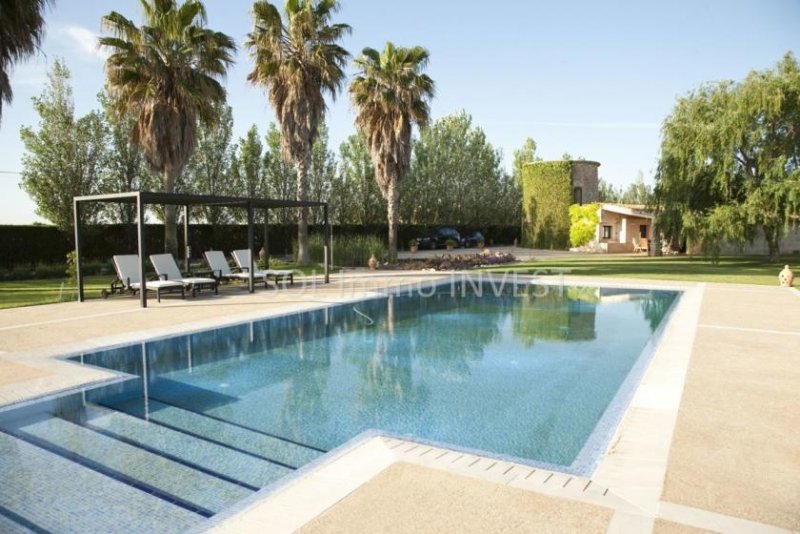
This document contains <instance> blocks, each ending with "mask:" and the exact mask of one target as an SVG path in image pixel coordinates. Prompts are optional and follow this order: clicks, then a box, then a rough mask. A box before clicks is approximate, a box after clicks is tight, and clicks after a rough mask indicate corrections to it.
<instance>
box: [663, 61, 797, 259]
mask: <svg viewBox="0 0 800 534" xmlns="http://www.w3.org/2000/svg"><path fill="white" fill-rule="evenodd" d="M656 180H657V182H656V197H657V200H658V203H659V208H660V213H659V217H658V223H659V226H660V227H661V229H662V231H663V232H664V233H665V234H666V235H667V237H668V238H671V239H673V240H674V239H676V238H685V239H687V240H689V241H690V242H698V241H699V242H701V243H702V245H703V248H704V250H705V252H706V253H710V254H711V255H712V256H714V257H716V256H717V255H718V254H719V251H720V249H721V245H722V243H724V242H729V243H733V244H740V245H743V244H745V243H746V242H747V241H752V240H753V239H754V238H755V237H756V236H757V235H759V234H760V233H763V236H764V238H765V239H766V242H767V245H768V247H769V255H770V258H771V259H773V260H774V259H777V257H778V256H779V254H780V246H779V245H780V239H781V237H782V235H783V234H784V233H785V231H786V229H787V227H788V225H789V223H790V221H791V220H792V219H793V218H795V217H797V216H798V212H800V66H798V63H797V60H796V59H795V58H794V56H793V55H792V54H791V53H788V54H786V56H784V58H783V59H782V60H781V61H780V62H779V63H778V65H777V66H776V67H775V68H773V69H770V70H766V71H762V72H753V73H751V74H750V75H748V76H747V78H746V79H745V80H744V81H742V82H739V83H734V82H720V83H715V84H710V85H706V86H703V87H701V88H700V89H698V90H697V91H695V92H693V93H690V94H689V95H688V96H686V97H683V98H681V99H679V100H678V103H677V105H676V107H675V109H674V111H673V112H672V114H671V115H670V116H669V117H668V118H667V120H666V121H665V122H664V126H663V129H662V142H661V157H660V161H659V168H658V173H657V176H656Z"/></svg>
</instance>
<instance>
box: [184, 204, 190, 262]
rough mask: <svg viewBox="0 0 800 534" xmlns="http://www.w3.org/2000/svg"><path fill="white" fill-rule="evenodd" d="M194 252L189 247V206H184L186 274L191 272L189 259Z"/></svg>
mask: <svg viewBox="0 0 800 534" xmlns="http://www.w3.org/2000/svg"><path fill="white" fill-rule="evenodd" d="M191 254H192V251H191V248H190V247H189V205H188V204H186V205H184V206H183V257H184V269H185V270H186V272H187V273H188V272H189V257H190V256H191Z"/></svg>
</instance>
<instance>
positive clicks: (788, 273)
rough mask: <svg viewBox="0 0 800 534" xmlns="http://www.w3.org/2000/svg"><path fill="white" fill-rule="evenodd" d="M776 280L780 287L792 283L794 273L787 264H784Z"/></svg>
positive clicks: (788, 285)
mask: <svg viewBox="0 0 800 534" xmlns="http://www.w3.org/2000/svg"><path fill="white" fill-rule="evenodd" d="M778 282H780V284H781V287H792V283H793V282H794V273H793V272H792V270H791V269H790V268H789V266H788V265H786V266H784V268H783V270H782V271H781V273H780V274H779V275H778Z"/></svg>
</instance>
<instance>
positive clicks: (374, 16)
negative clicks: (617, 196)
mask: <svg viewBox="0 0 800 534" xmlns="http://www.w3.org/2000/svg"><path fill="white" fill-rule="evenodd" d="M342 4H343V5H342V10H341V12H340V13H339V15H338V17H337V19H338V20H339V21H341V22H346V23H348V24H350V25H351V26H352V27H353V33H352V35H351V36H350V37H349V38H348V39H347V40H346V42H345V43H344V44H345V46H346V47H347V49H348V50H350V51H351V53H353V54H356V53H357V52H359V51H360V50H361V49H362V48H363V47H364V46H372V47H374V48H381V47H382V46H383V44H384V42H385V41H386V40H392V41H394V42H395V43H398V44H402V45H417V44H419V45H423V46H425V47H427V48H428V49H429V50H430V52H431V63H430V67H429V73H430V75H431V76H432V77H433V79H434V80H435V81H436V83H437V95H436V99H435V100H434V102H433V105H432V111H433V117H434V119H436V118H439V117H442V116H444V115H447V114H449V113H453V112H456V111H459V110H461V109H464V110H466V111H467V112H469V113H471V114H472V116H473V119H474V123H475V124H476V125H478V126H481V127H482V128H483V129H484V130H485V131H486V133H487V135H488V137H489V139H490V141H491V142H492V143H493V144H494V145H495V146H497V147H499V148H501V149H502V150H503V153H504V156H505V161H506V165H507V166H509V165H510V161H511V155H512V153H513V151H514V149H515V148H517V147H519V146H520V145H521V144H522V142H523V141H524V139H525V138H526V137H533V138H534V139H535V140H536V143H537V144H538V147H539V148H538V151H539V155H540V156H542V157H544V158H545V159H557V158H560V157H561V155H562V154H563V153H564V152H569V153H570V154H572V155H573V156H582V157H585V158H587V159H593V160H597V161H600V162H601V164H602V166H601V167H600V176H601V177H603V178H605V179H606V180H608V181H610V182H612V183H614V184H617V185H625V184H628V183H630V182H631V181H632V180H634V179H635V177H636V174H637V172H638V171H639V170H641V171H642V172H643V173H644V175H645V178H646V179H648V180H652V174H653V171H654V170H655V167H656V164H657V158H658V147H659V127H660V124H661V122H662V121H663V119H664V118H665V117H666V115H667V114H668V113H669V112H670V110H671V109H672V106H673V104H674V102H675V98H676V97H677V96H679V95H683V94H685V93H686V92H687V91H689V90H691V89H692V88H694V87H696V86H698V85H699V84H700V83H702V82H705V81H710V80H721V79H741V78H743V77H744V76H745V75H746V74H747V73H748V72H749V71H751V70H753V69H764V68H767V67H770V66H772V65H774V64H775V63H776V62H777V61H778V60H779V59H780V58H781V56H782V55H783V54H784V53H785V52H786V51H788V50H791V51H793V52H794V53H795V55H800V31H798V27H800V0H714V1H712V0H672V1H655V0H627V1H612V0H608V1H605V2H600V1H596V0H584V1H577V0H573V1H570V0H558V1H556V0H552V1H540V0H536V1H533V0H507V1H505V2H488V1H485V0H483V1H478V0H463V1H460V2H455V1H448V0H435V1H433V0H405V1H402V2H397V1H384V0H379V1H376V0H343V2H342ZM250 5H251V2H249V1H245V0H207V1H206V6H207V9H208V15H209V25H210V26H211V27H212V28H214V29H216V30H220V31H223V32H226V33H228V34H229V35H231V36H233V37H234V38H235V39H236V40H237V42H238V43H241V42H242V41H243V39H244V36H245V34H246V33H247V32H248V31H249V30H250V24H251V23H250V15H249V7H250ZM112 8H113V9H115V10H117V11H120V12H122V13H124V14H125V15H126V16H128V17H130V18H133V19H134V20H137V21H138V20H140V8H139V6H138V1H137V0H113V1H112V0H55V7H54V8H53V9H52V10H51V11H50V12H49V13H48V14H47V17H46V18H47V22H48V30H47V38H46V40H45V42H44V46H43V54H40V55H39V56H37V57H36V58H34V59H31V60H29V61H28V62H26V63H24V64H21V65H18V66H17V68H16V69H15V71H14V73H13V76H12V86H13V89H14V92H15V98H14V102H13V104H12V105H11V106H8V107H5V108H4V113H3V119H2V123H0V171H12V172H13V171H19V170H21V167H22V166H21V157H22V153H23V146H22V143H21V142H20V140H19V129H20V127H21V126H22V125H36V124H37V122H38V117H37V116H36V114H35V113H34V111H33V109H32V105H31V100H30V99H31V97H32V96H35V95H38V94H39V93H40V92H41V89H42V84H43V82H44V81H45V73H46V71H47V67H48V63H49V62H51V61H52V60H53V59H54V58H55V57H57V56H61V57H64V58H65V60H66V62H67V65H68V66H69V68H70V69H71V70H72V73H73V85H74V92H75V101H76V111H77V112H78V113H80V114H83V113H86V112H88V111H89V110H90V109H92V108H94V107H97V103H96V98H95V97H96V94H97V93H98V92H99V91H100V90H101V89H102V86H103V57H102V54H100V53H99V52H98V51H97V50H96V49H95V47H94V39H95V38H96V34H98V33H99V32H100V17H101V16H102V15H104V14H105V13H107V12H108V11H109V10H110V9H112ZM237 61H238V62H237V65H236V66H235V67H234V68H233V69H232V70H231V71H230V73H229V76H228V79H227V82H226V83H227V89H228V100H229V103H230V104H231V105H232V107H233V113H234V120H235V129H236V131H235V133H236V136H237V137H238V136H241V135H243V134H244V132H245V131H246V130H247V128H248V127H249V126H250V125H251V124H252V123H256V124H257V125H258V126H259V129H260V130H261V131H262V132H263V131H264V130H265V127H266V125H267V124H268V122H269V121H271V120H273V115H272V112H271V110H270V108H269V106H268V105H267V103H266V99H265V97H264V95H263V93H262V92H261V91H260V90H259V89H257V88H255V87H252V86H249V85H248V84H247V83H246V81H245V77H246V75H247V73H248V72H249V70H250V62H249V58H248V57H247V54H246V51H244V50H240V51H239V54H238V58H237ZM328 123H329V126H330V130H331V141H332V148H334V149H337V148H338V145H339V143H340V142H341V141H342V140H343V139H344V138H345V137H347V136H348V135H350V134H351V133H352V132H353V112H352V109H351V106H350V103H349V102H348V100H347V98H346V97H344V98H340V99H338V100H337V101H336V102H333V103H330V106H329V114H328ZM18 182H19V176H16V175H13V174H5V173H0V224H23V223H30V222H32V221H33V220H35V216H34V205H33V203H32V202H31V201H30V200H29V199H28V197H27V195H26V194H25V193H24V192H23V191H22V190H20V189H19V186H18Z"/></svg>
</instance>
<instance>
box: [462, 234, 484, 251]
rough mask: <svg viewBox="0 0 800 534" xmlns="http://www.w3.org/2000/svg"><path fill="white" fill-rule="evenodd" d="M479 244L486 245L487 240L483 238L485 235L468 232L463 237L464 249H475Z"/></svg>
mask: <svg viewBox="0 0 800 534" xmlns="http://www.w3.org/2000/svg"><path fill="white" fill-rule="evenodd" d="M478 243H484V244H486V239H484V238H483V234H482V233H480V232H467V233H466V234H464V235H463V236H461V246H462V247H464V248H475V247H477V246H478Z"/></svg>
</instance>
